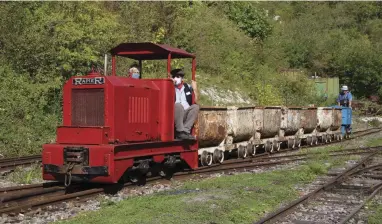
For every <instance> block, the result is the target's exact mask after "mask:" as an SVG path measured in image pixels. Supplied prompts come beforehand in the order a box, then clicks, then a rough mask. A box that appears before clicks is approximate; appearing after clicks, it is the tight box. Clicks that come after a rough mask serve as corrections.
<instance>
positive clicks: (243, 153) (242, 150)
mask: <svg viewBox="0 0 382 224" xmlns="http://www.w3.org/2000/svg"><path fill="white" fill-rule="evenodd" d="M237 157H238V158H243V159H244V158H245V157H247V147H246V146H243V145H239V147H238V149H237Z"/></svg>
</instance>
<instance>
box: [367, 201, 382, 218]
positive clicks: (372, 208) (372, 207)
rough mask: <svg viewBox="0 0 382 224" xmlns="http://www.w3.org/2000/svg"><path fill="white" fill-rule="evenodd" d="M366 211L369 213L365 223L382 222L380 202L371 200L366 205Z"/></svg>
mask: <svg viewBox="0 0 382 224" xmlns="http://www.w3.org/2000/svg"><path fill="white" fill-rule="evenodd" d="M367 210H368V213H369V214H370V215H369V216H368V218H367V223H369V224H377V223H378V224H379V223H382V204H381V203H380V202H379V203H378V202H377V201H376V200H373V201H372V202H370V203H368V205H367Z"/></svg>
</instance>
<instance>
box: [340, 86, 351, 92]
mask: <svg viewBox="0 0 382 224" xmlns="http://www.w3.org/2000/svg"><path fill="white" fill-rule="evenodd" d="M341 90H342V91H347V90H349V88H348V86H342V87H341Z"/></svg>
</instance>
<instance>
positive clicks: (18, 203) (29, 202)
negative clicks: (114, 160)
mask: <svg viewBox="0 0 382 224" xmlns="http://www.w3.org/2000/svg"><path fill="white" fill-rule="evenodd" d="M355 150H357V149H349V150H342V151H340V152H335V153H331V154H329V156H333V157H334V156H345V155H354V154H357V155H363V154H370V153H373V152H375V151H376V150H380V148H378V147H375V148H368V149H361V150H358V151H355ZM315 154H316V153H311V154H306V153H304V154H298V155H297V154H296V155H284V156H277V157H272V156H270V155H268V156H263V155H261V156H258V157H256V158H252V159H246V160H243V159H238V160H227V161H226V162H224V163H223V164H221V165H219V166H211V167H202V168H200V169H197V170H190V171H184V172H177V173H175V174H174V175H173V176H172V178H173V179H174V180H178V181H180V180H184V179H190V178H195V177H196V178H200V175H204V174H212V173H224V172H231V171H241V170H248V169H252V168H256V167H269V166H275V165H280V164H287V163H291V162H296V161H303V160H307V159H309V158H310V156H312V155H313V156H314V155H315ZM145 181H146V183H158V182H159V183H168V182H169V180H166V179H163V178H161V177H153V178H148V179H147V180H145ZM126 187H136V185H133V184H132V183H126V184H124V185H106V186H105V185H98V186H97V185H94V184H93V185H83V184H82V185H75V184H74V185H72V186H70V187H69V188H65V187H63V186H62V185H60V184H59V183H57V182H48V183H44V184H34V185H26V186H18V187H9V188H3V189H0V214H11V215H12V214H17V213H26V212H29V211H31V210H35V209H37V208H44V207H45V206H48V205H53V204H58V203H60V202H64V201H69V200H86V199H87V198H89V197H93V196H96V195H99V194H101V193H105V192H108V193H115V192H117V191H118V190H120V189H122V188H126Z"/></svg>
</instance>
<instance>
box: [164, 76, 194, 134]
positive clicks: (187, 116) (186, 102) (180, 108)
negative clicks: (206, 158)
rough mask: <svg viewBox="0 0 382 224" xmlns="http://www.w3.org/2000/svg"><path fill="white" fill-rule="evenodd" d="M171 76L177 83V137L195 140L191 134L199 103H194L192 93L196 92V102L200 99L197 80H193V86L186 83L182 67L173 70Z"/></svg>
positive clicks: (175, 83)
mask: <svg viewBox="0 0 382 224" xmlns="http://www.w3.org/2000/svg"><path fill="white" fill-rule="evenodd" d="M171 76H172V80H173V81H174V85H175V131H176V138H177V139H189V140H194V139H195V138H194V137H193V136H192V135H191V128H192V126H193V125H194V123H195V120H196V119H197V117H198V113H199V105H197V104H192V93H194V96H195V102H197V100H198V91H197V86H196V82H195V81H194V80H192V83H191V86H190V85H189V84H187V83H184V82H183V78H184V72H183V70H182V69H174V70H172V71H171Z"/></svg>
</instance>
